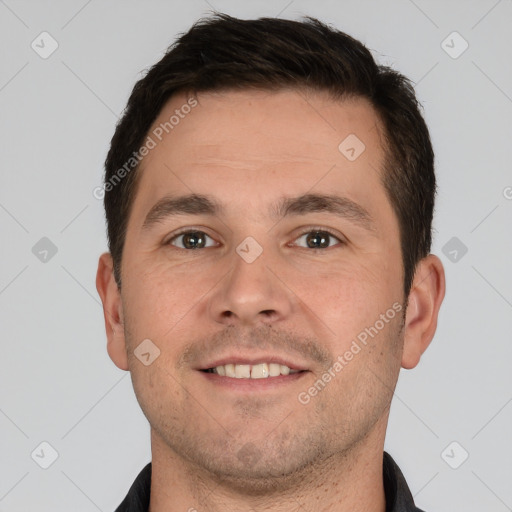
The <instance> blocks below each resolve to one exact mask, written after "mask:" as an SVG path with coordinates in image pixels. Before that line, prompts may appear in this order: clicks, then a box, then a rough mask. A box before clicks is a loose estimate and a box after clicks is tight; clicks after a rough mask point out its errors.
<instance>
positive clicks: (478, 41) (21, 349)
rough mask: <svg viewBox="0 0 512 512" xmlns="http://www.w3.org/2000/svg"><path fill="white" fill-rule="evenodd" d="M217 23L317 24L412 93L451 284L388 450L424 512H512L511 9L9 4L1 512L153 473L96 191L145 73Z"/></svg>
mask: <svg viewBox="0 0 512 512" xmlns="http://www.w3.org/2000/svg"><path fill="white" fill-rule="evenodd" d="M212 9H216V10H219V11H223V12H227V13H229V14H232V15H235V16H240V17H247V18H248V17H258V16H262V15H267V16H277V15H280V16H282V17H285V18H293V19H295V18H297V17H298V16H300V15H302V14H310V15H313V16H317V17H319V18H320V19H321V20H323V21H327V22H330V23H332V24H334V25H335V26H336V27H338V28H340V29H341V30H344V31H346V32H348V33H349V34H351V35H353V36H355V37H357V38H359V39H361V40H362V41H363V42H364V43H365V44H367V45H368V46H369V47H370V48H371V49H372V51H374V55H375V57H376V58H377V59H378V60H379V61H380V62H381V63H386V64H389V65H393V66H394V67H396V68H397V69H399V70H400V71H401V72H403V73H404V74H406V75H407V76H409V77H410V78H411V79H412V80H413V81H414V82H415V84H416V91H417V94H418V97H419V99H420V101H421V102H422V104H423V105H424V108H425V116H426V119H427V122H428V124H429V126H430V129H431V133H432V137H433V143H434V146H435V150H436V157H437V172H438V176H439V186H440V193H439V196H438V203H437V212H436V218H435V243H434V247H433V252H435V253H436V254H438V255H439V256H440V257H441V258H442V260H443V263H444V264H445V267H446V273H447V285H448V289H447V295H446V299H445V302H444V305H443V308H442V311H441V314H440V322H439V327H438V331H437V334H436V336H435V338H434V341H433V343H432V345H431V346H430V348H429V350H428V351H427V353H426V354H425V356H424V357H423V359H422V361H421V363H420V365H419V367H417V368H416V369H415V370H412V371H405V370H403V371H402V373H401V376H400V380H399V384H398V387H397V390H396V393H395V395H396V396H395V399H394V402H393V406H392V412H391V418H390V424H389V429H388V436H387V441H386V449H387V450H388V451H389V452H390V453H391V454H392V455H393V456H394V457H395V459H396V460H397V462H398V463H399V465H400V466H401V468H402V470H403V471H404V473H405V475H406V477H407V480H408V483H409V485H410V488H411V491H412V493H413V494H414V495H415V499H416V502H417V504H418V506H420V507H421V508H424V509H426V510H427V511H434V510H435V511H437V512H453V511H454V510H464V511H466V512H471V511H475V512H476V511H482V510H485V511H496V512H501V511H506V510H512V486H511V485H510V483H511V482H512V463H511V460H512V443H511V439H510V433H511V431H512V428H511V427H512V403H511V401H512V386H511V380H512V379H511V371H510V366H511V364H510V361H511V359H512V344H511V338H512V336H511V333H512V315H511V313H512V272H511V270H510V261H511V258H510V254H511V251H512V230H511V222H510V220H511V219H512V173H511V169H512V166H511V164H512V162H511V160H512V159H511V151H510V146H511V141H512V138H511V136H512V123H511V119H512V99H511V98H512V71H511V64H510V62H511V56H512V51H511V49H512V30H511V26H512V1H511V0H501V1H496V0H480V1H451V2H448V1H425V0H415V1H414V2H413V1H412V0H396V1H393V2H378V1H373V2H369V1H366V2H358V1H341V2H340V1H338V2H335V1H328V0H323V1H318V0H317V1H315V2H305V1H300V0H294V1H289V0H282V1H278V0H274V1H272V2H270V1H260V2H256V1H254V2H235V1H223V0H211V1H208V2H206V1H203V0H201V1H199V0H197V1H189V2H169V1H168V2H163V1H151V2H142V1H124V2H121V1H112V2H108V3H107V2H100V0H90V1H88V2H87V1H83V0H74V1H67V2H64V1H59V2H57V1H53V2H49V1H41V2H35V1H34V2H28V1H19V0H18V1H16V0H0V47H1V48H2V52H3V53H2V55H1V65H0V109H1V118H0V119H1V126H0V140H1V144H2V145H1V148H2V150H1V153H0V159H1V165H0V172H1V187H0V223H1V233H2V242H1V262H0V263H1V266H0V322H1V327H2V341H1V343H2V345H1V360H0V361H1V362H0V365H1V371H0V390H1V402H0V433H1V435H0V439H1V456H0V461H1V462H0V464H1V468H0V511H3V512H7V511H9V512H15V511H27V510H38V511H50V510H51V511H69V510H73V511H84V512H89V511H90V512H93V511H95V510H102V511H105V512H107V511H112V510H114V509H115V507H116V506H117V505H118V504H119V502H120V501H121V499H122V498H123V497H124V495H125V493H126V491H127V489H128V487H129V485H131V483H132V480H133V479H134V478H135V476H136V474H137V473H138V472H139V470H140V469H141V468H142V467H143V465H144V464H145V463H147V462H148V461H149V460H150V445H149V425H148V423H147V421H146V419H145V418H144V416H143V415H142V412H141V411H140V409H139V406H138V404H137V402H136V399H135V396H134V394H133V391H132V387H131V381H130V377H129V375H128V374H127V373H125V372H122V371H121V370H118V369H117V368H116V367H115V366H114V365H113V363H112V362H111V361H110V359H109V358H108V355H107V353H106V348H105V345H106V337H105V333H104V327H103V316H102V311H101V307H100V301H99V297H98V295H97V293H96V289H95V284H94V279H95V272H96V266H97V259H98V256H99V254H100V253H101V252H103V251H104V250H105V249H106V238H105V234H104V219H103V210H102V203H101V201H99V200H97V199H96V198H95V197H94V196H93V194H92V191H93V189H94V187H96V186H98V185H100V184H101V178H102V172H103V168H102V165H103V161H104V158H105V155H106V151H107V148H108V145H109V141H110V138H111V136H112V134H113V130H114V126H115V123H116V121H117V117H118V115H119V114H120V113H121V111H122V109H123V108H124V106H125V103H126V100H127V98H128V95H129V92H130V91H131V88H132V87H133V85H134V83H135V81H136V80H137V79H138V78H140V76H141V75H140V73H141V71H143V70H144V69H146V68H147V67H148V66H149V65H151V64H153V63H154V62H156V61H157V60H158V59H159V58H160V57H161V56H162V54H163V51H164V50H165V49H166V47H167V46H168V45H169V44H170V43H171V42H172V41H173V40H174V38H175V36H176V35H177V34H178V33H179V32H182V31H185V30H186V29H188V28H189V26H190V25H191V24H192V22H193V21H194V20H196V19H197V18H198V17H200V16H201V15H204V14H207V13H208V12H210V11H211V10H212ZM43 31H47V32H48V33H49V34H51V37H52V38H53V39H54V40H56V41H57V43H58V45H59V46H58V49H57V50H56V51H55V52H54V53H53V54H52V55H51V56H49V57H48V58H46V59H43V58H41V57H40V55H39V54H38V53H36V51H35V50H34V49H33V48H32V47H31V43H32V42H33V41H35V43H34V44H38V45H39V48H38V50H39V51H40V52H41V51H42V50H43V48H42V47H43V46H44V49H45V51H48V50H49V49H51V40H50V39H48V36H40V34H41V32H43ZM454 31H457V32H458V33H459V34H460V36H458V35H451V36H450V34H452V32H454ZM448 36H450V37H448ZM42 38H46V39H44V41H43V42H41V39H42ZM462 38H463V39H462ZM443 41H445V43H443ZM464 41H467V43H468V44H469V47H468V48H467V50H466V51H465V52H464V53H462V54H460V55H458V54H459V53H460V52H461V50H462V49H464V46H465V43H464ZM36 48H37V46H36ZM450 53H451V55H450ZM454 56H456V57H457V58H454ZM43 237H47V238H48V239H49V240H51V242H52V243H53V244H54V246H55V247H56V249H57V253H56V254H54V255H52V252H51V250H50V251H49V252H48V253H45V252H44V250H45V249H47V250H48V248H49V246H48V241H45V240H43V241H42V242H40V239H41V238H43ZM453 237H456V240H452V238H453ZM38 243H39V245H37V244H38ZM447 244H448V245H447ZM462 244H463V245H462ZM34 246H35V249H33V248H34ZM464 246H465V247H466V248H467V253H466V254H463V247H464ZM41 251H42V252H41ZM454 251H456V252H454ZM455 257H456V259H455V260H454V258H455ZM43 441H45V442H47V443H49V444H50V445H51V446H52V447H53V449H54V450H56V452H57V453H58V458H57V459H56V460H55V461H54V462H53V464H52V465H51V466H50V467H49V468H48V469H42V468H41V467H40V465H45V464H48V463H50V462H52V460H53V459H52V453H51V449H50V448H49V447H48V446H46V445H43V446H42V447H41V446H40V443H41V442H43ZM454 441H455V442H456V443H457V444H455V445H454V444H452V445H451V446H449V445H450V444H451V443H452V442H454ZM447 447H448V449H447ZM34 450H35V451H34ZM465 452H467V453H468V454H469V457H468V458H467V460H465V461H464V456H465ZM32 453H33V454H34V455H33V456H31V454H32ZM451 466H454V467H456V466H458V467H457V469H454V468H453V467H451Z"/></svg>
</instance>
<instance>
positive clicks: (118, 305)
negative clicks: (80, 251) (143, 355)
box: [96, 252, 128, 370]
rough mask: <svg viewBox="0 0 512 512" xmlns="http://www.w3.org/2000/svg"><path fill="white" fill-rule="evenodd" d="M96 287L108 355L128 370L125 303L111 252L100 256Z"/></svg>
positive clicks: (122, 368)
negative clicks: (123, 302) (117, 281)
mask: <svg viewBox="0 0 512 512" xmlns="http://www.w3.org/2000/svg"><path fill="white" fill-rule="evenodd" d="M96 289H97V290H98V293H99V295H100V297H101V302H102V303H103V315H104V317H105V330H106V332H107V351H108V355H109V356H110V359H112V361H113V362H114V364H115V365H116V366H117V367H118V368H120V369H121V370H128V357H127V354H126V342H125V338H124V321H123V305H122V302H121V294H120V291H119V288H118V286H117V283H116V281H115V279H114V272H113V262H112V256H111V254H110V253H109V252H106V253H104V254H102V255H101V256H100V259H99V262H98V271H97V273H96Z"/></svg>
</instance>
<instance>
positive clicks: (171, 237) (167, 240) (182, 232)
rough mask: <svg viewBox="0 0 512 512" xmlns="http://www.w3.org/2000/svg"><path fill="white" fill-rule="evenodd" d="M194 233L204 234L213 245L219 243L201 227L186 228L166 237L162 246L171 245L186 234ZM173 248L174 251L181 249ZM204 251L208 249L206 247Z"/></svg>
mask: <svg viewBox="0 0 512 512" xmlns="http://www.w3.org/2000/svg"><path fill="white" fill-rule="evenodd" d="M195 231H198V232H199V233H204V234H205V235H206V236H207V237H209V238H211V239H212V240H213V241H214V242H215V243H217V244H218V243H219V242H218V240H216V239H215V238H214V237H213V236H212V235H210V234H209V233H208V228H205V227H203V226H187V227H184V228H181V229H178V230H177V231H174V232H173V233H171V234H170V235H169V236H168V237H166V238H165V240H164V242H163V245H172V244H171V242H172V241H173V240H175V239H176V238H178V237H179V236H181V235H185V234H187V233H194V232H195ZM173 247H175V248H176V249H181V247H176V246H173ZM206 249H208V247H206Z"/></svg>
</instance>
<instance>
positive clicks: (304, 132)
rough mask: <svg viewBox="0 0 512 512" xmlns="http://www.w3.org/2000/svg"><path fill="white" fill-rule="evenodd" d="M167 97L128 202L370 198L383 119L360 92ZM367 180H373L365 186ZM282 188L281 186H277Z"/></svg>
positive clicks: (144, 204)
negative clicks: (206, 197) (175, 194)
mask: <svg viewBox="0 0 512 512" xmlns="http://www.w3.org/2000/svg"><path fill="white" fill-rule="evenodd" d="M195 98H196V99H194V98H192V96H190V95H186V94H178V95H176V96H174V97H173V98H171V100H169V101H168V102H167V104H166V105H165V106H164V108H163V109H162V111H161V112H160V114H159V116H158V118H157V119H156V120H155V122H154V123H153V125H152V127H151V128H150V130H149V132H148V137H151V139H152V140H153V141H154V143H155V145H154V148H153V149H151V151H150V152H149V154H148V155H147V156H145V157H144V159H143V161H142V164H141V167H140V169H139V171H140V172H141V178H140V182H139V190H138V193H137V196H136V201H135V202H136V203H137V205H138V207H139V208H141V209H145V210H146V211H147V209H149V208H150V207H151V206H152V205H153V204H154V202H155V201H156V200H158V199H159V198H160V197H162V196H163V195H165V194H166V193H168V192H169V191H170V190H175V189H177V188H179V189H180V190H179V191H180V192H181V193H183V192H188V193H190V192H192V193H206V192H208V193H216V194H217V195H218V196H219V197H220V198H221V200H228V199H229V200H230V202H231V203H232V204H235V203H236V201H237V200H240V201H242V202H244V201H245V202H246V205H248V204H250V203H251V201H252V199H253V198H256V197H258V198H262V197H263V198H265V197H268V198H269V199H270V196H269V194H273V193H274V192H275V193H276V194H277V195H280V196H281V195H282V193H283V192H290V193H305V192H307V191H310V190H312V189H313V188H315V187H316V188H317V189H318V188H319V189H323V191H324V192H327V191H332V190H333V188H336V187H339V186H342V187H343V189H344V190H343V192H344V193H345V195H348V196H351V197H352V198H354V199H355V198H356V197H357V198H358V199H362V200H363V202H364V200H365V197H366V200H367V202H370V199H371V194H374V193H375V190H373V192H372V191H371V189H375V187H377V188H380V189H381V190H377V193H378V194H380V195H382V194H383V190H382V186H381V184H380V169H381V167H382V162H383V158H384V151H383V148H382V144H381V130H382V129H381V125H380V121H379V119H378V117H377V115H376V113H375V111H374V109H373V107H372V106H371V105H370V104H369V103H368V102H367V101H366V100H364V99H362V98H351V99H347V100H343V101H339V100H333V99H332V98H331V97H330V96H329V95H328V94H327V93H323V92H304V91H298V90H297V91H296V90H281V91H262V90H242V91H221V92H208V93H199V94H198V95H197V96H196V97H195ZM369 185H372V186H370V187H369ZM278 189H280V190H278Z"/></svg>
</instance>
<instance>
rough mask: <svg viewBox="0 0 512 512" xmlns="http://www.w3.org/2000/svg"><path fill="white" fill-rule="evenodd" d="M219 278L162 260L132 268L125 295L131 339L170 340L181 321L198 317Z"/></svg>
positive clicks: (188, 266)
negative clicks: (194, 315)
mask: <svg viewBox="0 0 512 512" xmlns="http://www.w3.org/2000/svg"><path fill="white" fill-rule="evenodd" d="M219 275H221V274H220V273H219V272H216V271H215V272H214V271H212V270H211V269H210V270H208V269H201V268H200V267H199V266H195V265H193V264H190V263H189V264H187V265H181V266H177V265H173V264H171V263H170V262H169V261H167V260H166V259H165V258H162V261H159V262H155V261H151V262H149V261H147V262H146V264H144V263H142V264H140V265H138V266H137V267H133V268H132V272H131V274H130V276H129V279H127V280H126V288H125V290H124V292H125V301H126V317H127V318H129V319H130V321H131V325H132V328H133V333H134V335H135V336H137V337H138V338H140V337H141V336H142V337H143V338H146V337H147V338H150V339H151V338H154V339H155V340H158V339H161V340H162V339H166V338H168V337H169V336H172V331H176V330H177V329H178V326H179V324H180V322H181V321H182V320H184V319H185V318H186V317H187V316H189V315H193V314H197V310H196V308H198V307H200V303H201V302H202V301H203V300H204V299H205V297H206V296H207V294H208V292H209V291H211V290H212V289H213V288H214V286H215V283H216V282H217V281H218V279H219V277H218V276H219ZM185 323H186V322H185Z"/></svg>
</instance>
